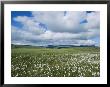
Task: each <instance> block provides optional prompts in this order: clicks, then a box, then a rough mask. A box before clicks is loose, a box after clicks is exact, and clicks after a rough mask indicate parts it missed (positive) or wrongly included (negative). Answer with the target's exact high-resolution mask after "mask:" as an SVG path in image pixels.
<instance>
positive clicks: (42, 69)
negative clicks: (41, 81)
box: [11, 47, 100, 77]
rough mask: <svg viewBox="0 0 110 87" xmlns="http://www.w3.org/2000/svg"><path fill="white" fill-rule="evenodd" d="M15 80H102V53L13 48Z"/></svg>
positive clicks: (88, 49)
mask: <svg viewBox="0 0 110 87" xmlns="http://www.w3.org/2000/svg"><path fill="white" fill-rule="evenodd" d="M11 76H12V77H15V76H16V77H99V76H100V49H99V48H98V47H74V48H62V49H56V48H53V49H51V48H12V56H11Z"/></svg>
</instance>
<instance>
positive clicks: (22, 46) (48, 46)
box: [11, 44, 97, 49]
mask: <svg viewBox="0 0 110 87" xmlns="http://www.w3.org/2000/svg"><path fill="white" fill-rule="evenodd" d="M11 47H12V48H57V49H60V48H72V47H97V46H95V45H80V46H75V45H47V46H31V45H15V44H11Z"/></svg>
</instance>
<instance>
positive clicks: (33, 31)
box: [11, 11, 100, 46]
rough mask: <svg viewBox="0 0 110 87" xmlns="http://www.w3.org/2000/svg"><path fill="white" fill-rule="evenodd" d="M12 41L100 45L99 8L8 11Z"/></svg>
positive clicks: (31, 43) (41, 43)
mask: <svg viewBox="0 0 110 87" xmlns="http://www.w3.org/2000/svg"><path fill="white" fill-rule="evenodd" d="M11 26H12V35H11V40H12V44H21V45H24V44H29V45H97V46H99V45H100V43H99V42H100V12H97V11H34V12H31V11H12V12H11Z"/></svg>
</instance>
